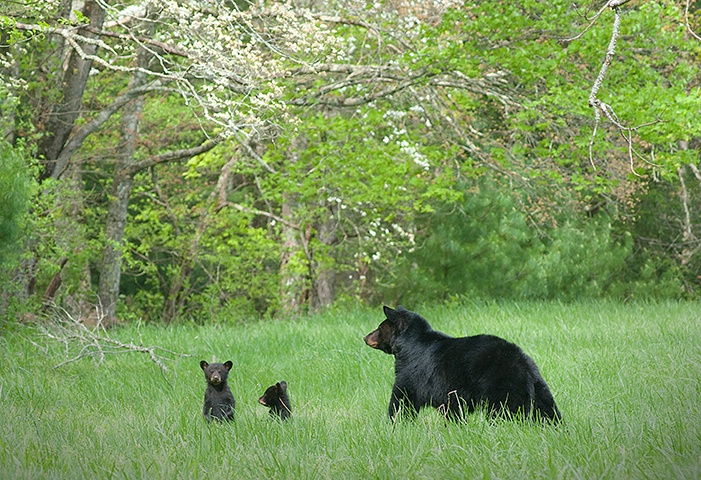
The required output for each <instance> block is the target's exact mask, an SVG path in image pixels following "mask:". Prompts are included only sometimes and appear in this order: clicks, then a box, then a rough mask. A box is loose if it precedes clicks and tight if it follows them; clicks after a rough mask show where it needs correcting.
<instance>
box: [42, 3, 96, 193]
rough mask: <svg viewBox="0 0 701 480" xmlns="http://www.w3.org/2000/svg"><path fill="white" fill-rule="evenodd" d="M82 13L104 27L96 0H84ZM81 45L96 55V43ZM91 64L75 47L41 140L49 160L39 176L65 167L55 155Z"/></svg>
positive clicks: (63, 141) (83, 32)
mask: <svg viewBox="0 0 701 480" xmlns="http://www.w3.org/2000/svg"><path fill="white" fill-rule="evenodd" d="M83 15H85V16H86V17H87V18H88V19H90V27H92V28H93V29H97V30H99V29H101V28H102V24H103V23H104V21H105V10H104V9H103V8H102V7H101V6H100V5H99V4H98V2H97V1H96V0H86V1H85V6H84V8H83ZM80 34H81V35H83V36H85V37H87V38H95V37H96V35H95V34H93V33H90V32H89V31H87V30H81V32H80ZM80 47H81V48H82V49H83V51H84V52H85V54H87V55H94V54H95V52H96V51H97V45H96V44H95V43H85V44H82V45H80ZM91 68H92V60H89V59H83V58H81V57H80V55H78V53H76V51H75V50H72V51H71V54H70V57H69V58H68V64H67V66H66V70H65V73H64V75H63V81H62V82H61V86H62V95H61V101H60V102H59V103H58V104H57V105H56V107H55V108H54V110H53V113H52V115H51V116H50V117H49V119H48V121H47V125H46V131H45V136H44V138H43V139H42V141H41V143H40V144H39V154H40V155H42V156H43V157H44V158H45V159H46V162H47V164H46V167H45V169H44V171H43V172H42V174H41V177H40V180H43V179H46V178H48V177H51V176H53V178H58V177H59V176H60V175H61V173H63V170H64V169H65V164H59V163H58V162H56V159H57V158H58V156H59V155H60V153H61V150H62V149H63V146H64V145H65V144H66V141H67V140H68V137H69V135H70V133H71V130H73V125H74V123H75V121H76V119H77V118H78V115H79V114H80V107H81V105H82V103H83V93H84V91H85V85H86V84H87V82H88V75H89V74H90V69H91Z"/></svg>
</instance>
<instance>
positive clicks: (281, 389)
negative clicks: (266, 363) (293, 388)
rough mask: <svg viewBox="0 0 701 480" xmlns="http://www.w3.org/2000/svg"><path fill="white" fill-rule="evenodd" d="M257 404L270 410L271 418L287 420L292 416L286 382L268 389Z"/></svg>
mask: <svg viewBox="0 0 701 480" xmlns="http://www.w3.org/2000/svg"><path fill="white" fill-rule="evenodd" d="M258 402H259V403H260V404H261V405H265V406H266V407H269V408H270V416H271V417H278V418H281V419H282V420H287V419H288V418H290V417H291V416H292V404H291V403H290V396H289V395H288V394H287V382H285V381H284V380H283V381H282V382H278V383H276V384H275V385H271V386H270V387H268V388H267V389H266V390H265V393H264V394H263V396H262V397H260V398H259V399H258Z"/></svg>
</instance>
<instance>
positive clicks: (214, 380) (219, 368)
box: [200, 360, 234, 385]
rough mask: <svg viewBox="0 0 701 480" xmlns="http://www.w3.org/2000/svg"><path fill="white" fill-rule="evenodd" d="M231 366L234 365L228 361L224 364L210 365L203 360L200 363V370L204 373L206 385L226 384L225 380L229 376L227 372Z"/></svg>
mask: <svg viewBox="0 0 701 480" xmlns="http://www.w3.org/2000/svg"><path fill="white" fill-rule="evenodd" d="M233 366H234V364H233V363H232V362H231V361H230V360H229V361H227V362H224V363H212V364H209V363H207V362H205V361H204V360H202V361H201V362H200V368H202V370H203V371H204V376H205V378H206V379H207V383H210V384H212V385H219V384H220V383H223V382H226V378H227V377H228V376H229V370H231V367H233Z"/></svg>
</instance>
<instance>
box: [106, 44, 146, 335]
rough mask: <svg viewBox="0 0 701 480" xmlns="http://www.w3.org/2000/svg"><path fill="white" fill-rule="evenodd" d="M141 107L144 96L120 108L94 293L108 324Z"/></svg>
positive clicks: (140, 80)
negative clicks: (102, 247) (116, 148)
mask: <svg viewBox="0 0 701 480" xmlns="http://www.w3.org/2000/svg"><path fill="white" fill-rule="evenodd" d="M149 59H150V54H149V53H148V52H147V51H146V50H145V49H141V50H140V51H139V58H138V60H137V62H138V63H139V66H142V67H144V66H146V64H147V63H148V61H149ZM146 79H147V78H146V74H144V73H142V72H140V71H137V72H135V73H134V74H133V75H132V77H131V79H130V80H129V88H130V89H132V88H138V87H140V86H143V85H144V84H145V83H146ZM143 106H144V97H143V96H140V97H137V98H135V99H133V100H131V101H130V102H129V103H127V104H126V105H125V106H124V108H123V109H122V122H121V126H120V145H119V147H118V152H117V159H116V165H115V169H114V177H113V179H112V190H111V192H110V197H109V206H108V212H107V219H106V222H105V246H104V249H103V251H102V262H101V264H100V285H99V288H98V294H99V297H100V303H101V304H102V309H103V316H104V318H105V319H107V320H108V321H110V322H111V321H113V320H114V319H115V317H116V311H117V300H118V299H119V282H120V278H121V275H122V245H123V243H124V228H125V226H126V221H127V211H128V207H129V197H130V196H131V190H132V186H133V183H134V172H133V168H132V166H133V163H134V153H135V152H136V146H137V139H138V136H139V121H140V117H141V113H142V111H143Z"/></svg>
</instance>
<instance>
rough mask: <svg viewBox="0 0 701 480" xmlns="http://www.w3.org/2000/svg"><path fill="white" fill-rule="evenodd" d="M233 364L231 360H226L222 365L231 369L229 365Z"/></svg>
mask: <svg viewBox="0 0 701 480" xmlns="http://www.w3.org/2000/svg"><path fill="white" fill-rule="evenodd" d="M233 366H234V363H233V362H232V361H231V360H227V361H226V362H224V367H225V368H226V369H227V370H231V367H233Z"/></svg>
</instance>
